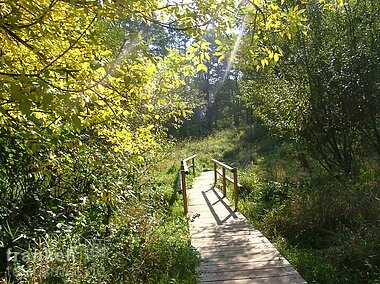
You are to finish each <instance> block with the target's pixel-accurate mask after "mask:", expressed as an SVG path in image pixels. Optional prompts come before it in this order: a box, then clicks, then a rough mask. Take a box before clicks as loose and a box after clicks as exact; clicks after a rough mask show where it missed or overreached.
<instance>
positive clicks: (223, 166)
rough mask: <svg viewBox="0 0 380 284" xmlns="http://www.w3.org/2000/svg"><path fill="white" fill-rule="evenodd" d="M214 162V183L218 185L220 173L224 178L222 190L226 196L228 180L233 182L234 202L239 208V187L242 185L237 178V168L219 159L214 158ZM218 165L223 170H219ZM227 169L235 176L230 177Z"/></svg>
mask: <svg viewBox="0 0 380 284" xmlns="http://www.w3.org/2000/svg"><path fill="white" fill-rule="evenodd" d="M212 161H213V163H214V184H215V185H216V183H217V181H218V175H220V176H221V177H222V178H223V183H222V191H223V196H226V180H228V181H229V182H231V183H233V185H234V202H235V211H236V210H237V208H238V201H239V200H238V199H239V188H240V187H242V185H241V184H240V183H238V178H237V168H233V167H230V166H229V165H226V164H224V163H222V162H220V161H218V160H215V159H212ZM218 167H220V168H221V169H222V172H220V171H219V170H218ZM226 170H227V171H230V172H231V173H232V174H233V177H232V178H231V177H229V176H227V175H226Z"/></svg>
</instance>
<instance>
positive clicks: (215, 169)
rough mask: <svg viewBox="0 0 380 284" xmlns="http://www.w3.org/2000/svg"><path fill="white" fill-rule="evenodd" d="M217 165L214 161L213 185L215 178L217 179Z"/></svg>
mask: <svg viewBox="0 0 380 284" xmlns="http://www.w3.org/2000/svg"><path fill="white" fill-rule="evenodd" d="M216 171H217V166H216V163H214V185H216V182H217V179H218V174H217V172H216Z"/></svg>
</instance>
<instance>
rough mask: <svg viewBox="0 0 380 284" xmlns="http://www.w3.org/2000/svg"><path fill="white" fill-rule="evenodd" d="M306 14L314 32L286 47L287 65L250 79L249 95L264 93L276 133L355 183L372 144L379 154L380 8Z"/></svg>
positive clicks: (315, 7)
mask: <svg viewBox="0 0 380 284" xmlns="http://www.w3.org/2000/svg"><path fill="white" fill-rule="evenodd" d="M305 8H306V11H307V15H308V22H309V29H310V31H309V32H308V33H307V34H303V33H299V34H298V36H297V38H295V39H294V40H293V41H292V42H289V43H284V44H283V48H282V50H283V54H284V59H283V61H282V62H281V63H280V64H277V65H276V66H273V67H271V68H270V69H269V70H267V71H264V72H262V74H261V75H260V74H259V75H256V76H258V77H256V78H258V80H257V81H253V80H255V79H256V78H252V79H253V80H252V79H251V81H250V83H248V84H246V94H247V96H250V94H251V93H252V92H253V91H256V92H258V93H257V95H256V96H255V97H256V104H257V106H256V109H257V111H258V114H259V115H260V117H262V118H263V119H264V121H265V122H266V123H267V124H268V125H269V126H270V127H271V128H272V129H273V130H274V131H276V132H277V133H278V134H280V135H285V136H290V137H292V138H294V139H297V140H298V141H299V142H301V144H302V145H303V146H304V147H306V148H307V149H308V151H309V153H310V154H311V155H312V156H313V157H314V158H315V159H316V160H317V161H319V162H320V163H321V165H322V166H323V167H324V168H325V169H326V170H328V171H329V172H330V173H332V174H333V175H338V176H339V175H341V174H343V175H345V176H347V177H353V176H355V175H356V174H357V173H358V170H359V168H360V166H359V163H360V160H361V157H363V156H367V155H368V150H369V148H368V146H367V145H368V144H369V143H368V141H370V143H371V144H372V145H373V146H374V147H372V150H369V151H373V150H376V151H378V146H377V142H376V141H377V137H378V125H379V122H378V106H379V105H378V97H379V96H378V93H379V88H378V85H379V77H378V76H377V75H376V74H378V73H379V72H378V71H379V64H378V63H377V61H376V58H377V57H378V47H379V34H378V32H377V29H376V27H377V26H378V25H379V18H378V17H376V16H375V15H377V14H378V12H379V6H378V5H377V4H375V3H374V2H373V1H348V2H347V3H345V4H344V5H343V4H341V5H339V7H331V6H330V5H325V4H321V3H319V1H309V2H308V3H307V4H305ZM364 19H366V20H364ZM376 46H377V48H376ZM264 96H265V97H264ZM370 155H371V154H370ZM370 155H369V156H370Z"/></svg>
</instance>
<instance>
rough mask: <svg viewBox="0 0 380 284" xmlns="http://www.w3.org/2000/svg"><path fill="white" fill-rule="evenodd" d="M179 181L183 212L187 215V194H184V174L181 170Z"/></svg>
mask: <svg viewBox="0 0 380 284" xmlns="http://www.w3.org/2000/svg"><path fill="white" fill-rule="evenodd" d="M181 179H182V197H183V210H184V212H185V214H187V211H188V210H187V193H186V173H185V171H184V170H181Z"/></svg>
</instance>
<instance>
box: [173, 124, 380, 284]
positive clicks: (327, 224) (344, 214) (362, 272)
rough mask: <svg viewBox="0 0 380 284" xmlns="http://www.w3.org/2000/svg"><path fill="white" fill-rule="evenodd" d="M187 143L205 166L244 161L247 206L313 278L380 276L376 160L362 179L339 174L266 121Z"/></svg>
mask: <svg viewBox="0 0 380 284" xmlns="http://www.w3.org/2000/svg"><path fill="white" fill-rule="evenodd" d="M180 149H188V150H189V151H190V152H188V153H187V154H190V153H191V154H193V153H197V154H198V163H200V164H201V168H202V169H204V170H211V169H212V163H211V158H216V159H219V160H221V161H224V162H226V163H227V164H229V165H232V166H237V167H238V171H239V182H240V183H242V185H243V188H242V189H241V191H240V193H239V209H240V211H242V212H243V213H244V214H245V216H246V217H247V218H248V219H250V220H251V222H252V223H253V225H254V226H255V227H256V228H257V229H259V230H260V231H262V232H263V233H264V235H266V236H267V237H268V238H269V239H270V240H271V241H272V242H273V243H274V244H275V245H276V246H277V248H278V249H279V250H280V252H281V253H282V254H283V255H284V256H285V257H286V258H287V259H288V260H289V261H290V262H291V263H292V264H293V265H294V266H295V268H296V269H297V270H298V271H299V272H300V274H301V275H302V276H303V277H304V278H305V280H306V281H308V282H309V283H379V281H378V279H379V278H380V274H379V271H380V245H379V244H380V230H379V224H380V219H379V216H380V193H379V184H380V180H379V176H380V175H379V168H378V163H377V162H376V161H375V162H373V163H370V162H368V163H367V165H366V167H364V169H363V172H362V173H361V175H360V176H358V177H357V179H356V180H354V181H352V180H351V181H349V180H339V179H337V178H336V177H332V176H330V175H328V174H327V173H325V171H324V170H323V169H322V168H321V167H320V166H319V165H318V164H317V163H316V162H314V161H313V160H311V159H309V157H307V155H305V154H304V153H302V151H301V150H300V149H299V148H298V147H297V145H296V144H295V143H294V142H292V141H287V140H284V139H278V138H275V137H271V136H270V135H268V133H267V131H266V130H265V129H263V127H261V126H255V127H252V128H250V129H244V130H241V131H236V130H223V131H219V132H215V133H213V134H211V135H210V136H208V137H207V138H204V139H200V140H188V141H183V142H182V143H180ZM188 150H186V151H188ZM300 155H302V156H300ZM183 156H186V155H183ZM228 197H229V198H232V188H231V186H230V187H229V192H228Z"/></svg>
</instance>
